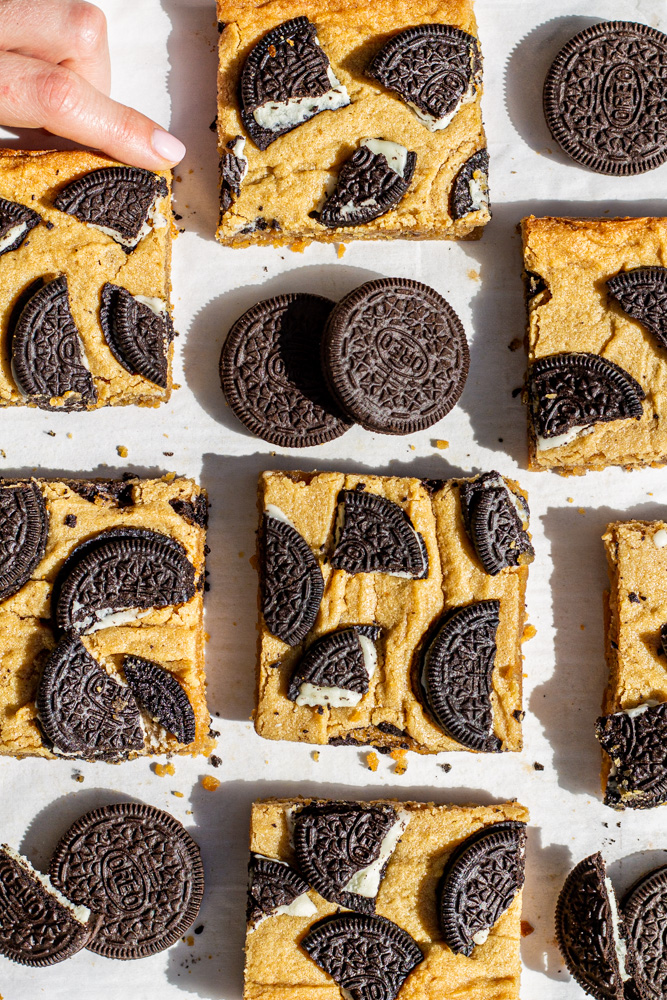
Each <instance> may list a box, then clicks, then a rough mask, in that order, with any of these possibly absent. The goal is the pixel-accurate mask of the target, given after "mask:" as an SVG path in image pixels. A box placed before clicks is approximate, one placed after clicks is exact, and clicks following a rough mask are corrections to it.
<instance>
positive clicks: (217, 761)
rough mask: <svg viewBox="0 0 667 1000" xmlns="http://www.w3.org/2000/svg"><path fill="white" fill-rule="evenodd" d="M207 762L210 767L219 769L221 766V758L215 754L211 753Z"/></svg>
mask: <svg viewBox="0 0 667 1000" xmlns="http://www.w3.org/2000/svg"><path fill="white" fill-rule="evenodd" d="M208 762H209V764H210V765H211V767H220V765H221V764H222V757H218V756H217V754H214V753H213V754H211V756H210V757H209V759H208Z"/></svg>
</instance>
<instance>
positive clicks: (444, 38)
mask: <svg viewBox="0 0 667 1000" xmlns="http://www.w3.org/2000/svg"><path fill="white" fill-rule="evenodd" d="M366 76H369V77H370V78H371V79H372V80H377V81H378V83H381V84H382V85H383V86H384V87H386V88H387V90H390V91H391V92H392V93H394V94H396V95H397V96H398V97H400V99H401V100H402V101H404V102H405V103H406V104H407V105H408V107H409V108H410V109H411V110H412V111H413V112H414V114H415V115H416V116H417V118H418V119H419V121H420V122H421V123H422V125H425V126H426V128H428V129H430V131H431V132H437V131H440V130H441V129H444V128H446V127H447V126H448V125H449V123H450V122H451V121H452V119H453V118H454V116H455V115H456V113H457V112H458V111H459V109H460V108H461V107H462V105H464V104H469V103H470V102H471V101H474V100H475V98H476V96H477V93H478V91H479V88H480V87H481V83H482V56H481V53H480V49H479V42H478V41H477V39H476V38H475V37H474V35H469V34H468V33H467V32H466V31H461V29H460V28H455V27H453V25H451V24H435V23H434V24H419V25H417V26H416V27H414V28H407V29H406V30H405V31H401V32H399V33H398V34H397V35H394V36H393V37H392V38H390V39H389V41H388V42H387V43H386V44H385V45H383V46H382V48H381V49H380V51H379V52H378V53H377V55H376V56H375V57H374V58H373V60H372V62H371V64H370V66H369V67H368V69H367V70H366Z"/></svg>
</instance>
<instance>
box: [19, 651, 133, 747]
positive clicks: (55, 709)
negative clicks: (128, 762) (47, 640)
mask: <svg viewBox="0 0 667 1000" xmlns="http://www.w3.org/2000/svg"><path fill="white" fill-rule="evenodd" d="M36 702H37V712H38V715H39V721H40V724H41V727H42V729H43V731H44V734H45V736H46V738H47V739H48V740H49V741H50V742H51V743H52V745H53V752H54V753H55V754H59V755H62V756H65V757H80V758H82V759H83V760H105V761H108V762H114V761H120V760H123V759H124V758H125V757H127V755H128V753H130V751H132V750H143V748H144V731H143V729H142V726H141V716H140V714H139V708H138V706H137V703H136V701H135V699H134V695H133V694H132V691H131V690H130V689H129V688H128V687H124V686H121V685H120V684H119V683H117V682H116V681H115V680H113V678H112V677H110V676H109V674H108V673H107V672H106V670H104V669H103V668H102V667H101V666H100V665H99V663H98V662H97V661H96V660H94V659H93V657H92V656H91V655H90V653H89V652H88V650H87V649H86V647H85V646H84V645H83V643H82V642H81V640H80V639H79V638H77V636H66V637H65V638H64V639H61V640H60V642H59V643H58V645H57V646H56V648H55V649H54V650H53V652H52V653H51V655H50V657H49V658H48V660H47V661H46V666H45V667H44V670H43V671H42V676H41V678H40V681H39V687H38V689H37V698H36Z"/></svg>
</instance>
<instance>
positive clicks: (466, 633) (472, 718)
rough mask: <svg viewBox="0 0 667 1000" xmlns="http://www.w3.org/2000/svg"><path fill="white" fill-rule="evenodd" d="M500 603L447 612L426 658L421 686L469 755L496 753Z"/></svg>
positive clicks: (440, 719) (435, 714)
mask: <svg viewBox="0 0 667 1000" xmlns="http://www.w3.org/2000/svg"><path fill="white" fill-rule="evenodd" d="M499 625H500V601H479V602H478V603H476V604H468V605H466V606H465V607H461V608H454V609H453V610H452V611H449V612H448V613H447V614H446V615H445V618H444V620H443V622H442V624H441V625H440V626H439V628H438V631H437V633H436V635H435V638H434V639H433V640H432V642H431V643H430V645H429V646H428V648H427V650H426V653H425V656H424V666H423V674H422V686H423V690H424V694H425V696H426V702H427V704H428V707H429V708H430V710H431V713H432V715H433V717H434V719H435V721H436V723H437V724H438V725H439V726H440V727H441V728H442V729H443V730H444V732H445V733H446V734H447V735H448V736H451V738H452V739H453V740H456V741H457V742H458V743H460V744H461V745H462V746H464V747H466V748H467V749H468V750H477V751H479V752H481V753H496V752H498V751H499V750H501V749H502V743H501V741H500V740H499V739H498V737H497V736H496V735H495V734H494V732H493V707H492V703H491V691H492V675H493V668H494V664H495V658H496V633H497V631H498V626H499Z"/></svg>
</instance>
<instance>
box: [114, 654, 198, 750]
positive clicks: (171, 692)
mask: <svg viewBox="0 0 667 1000" xmlns="http://www.w3.org/2000/svg"><path fill="white" fill-rule="evenodd" d="M123 673H124V674H125V680H126V681H127V683H128V687H129V688H130V691H131V692H132V694H133V695H134V697H135V698H136V699H137V701H138V702H139V705H140V706H141V707H142V708H143V709H144V710H145V711H146V712H147V713H148V714H149V715H150V716H151V718H152V719H153V721H154V722H157V724H158V725H160V726H162V728H163V729H166V730H167V732H168V733H171V734H172V735H173V736H175V737H176V739H177V740H178V742H179V743H183V744H187V743H192V741H193V740H194V738H195V713H194V709H193V708H192V705H191V704H190V699H189V698H188V696H187V694H186V693H185V689H184V688H183V685H182V684H180V683H179V682H178V680H177V679H176V677H174V675H173V674H172V673H170V672H169V671H168V670H165V668H164V667H163V666H161V665H160V664H159V663H155V661H154V660H145V659H144V658H143V657H142V656H126V657H125V658H124V660H123Z"/></svg>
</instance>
